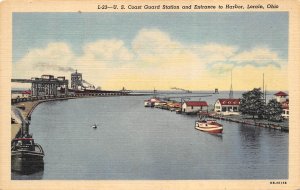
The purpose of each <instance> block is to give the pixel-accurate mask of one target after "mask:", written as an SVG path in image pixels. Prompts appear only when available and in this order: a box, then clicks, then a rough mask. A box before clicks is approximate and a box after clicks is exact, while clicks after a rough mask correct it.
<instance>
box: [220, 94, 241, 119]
mask: <svg viewBox="0 0 300 190" xmlns="http://www.w3.org/2000/svg"><path fill="white" fill-rule="evenodd" d="M239 106H240V99H233V98H232V99H231V98H229V99H218V100H217V101H216V103H215V109H214V111H215V112H217V113H220V114H222V115H239V114H240V113H239Z"/></svg>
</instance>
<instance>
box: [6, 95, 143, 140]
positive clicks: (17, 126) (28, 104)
mask: <svg viewBox="0 0 300 190" xmlns="http://www.w3.org/2000/svg"><path fill="white" fill-rule="evenodd" d="M147 95H148V94H147ZM147 95H146V94H132V95H126V96H147ZM97 97H115V96H111V95H102V96H75V97H74V96H71V97H63V98H55V99H42V100H28V101H20V102H17V103H12V104H11V106H15V107H19V106H24V108H25V109H24V110H23V109H19V110H20V112H21V114H22V115H23V117H24V118H26V117H27V118H29V120H30V119H31V115H32V113H33V111H34V109H35V108H36V107H37V106H38V105H39V104H41V103H44V102H50V101H59V100H69V99H80V98H97ZM20 130H21V123H11V140H13V139H14V138H16V137H18V135H19V133H20Z"/></svg>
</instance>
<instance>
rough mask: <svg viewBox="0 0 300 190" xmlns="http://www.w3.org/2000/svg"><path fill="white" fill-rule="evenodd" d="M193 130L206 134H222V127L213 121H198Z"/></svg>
mask: <svg viewBox="0 0 300 190" xmlns="http://www.w3.org/2000/svg"><path fill="white" fill-rule="evenodd" d="M195 129H198V130H200V131H204V132H208V133H222V132H223V125H221V124H220V123H218V122H216V121H215V120H198V121H196V122H195Z"/></svg>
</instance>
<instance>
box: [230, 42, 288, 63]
mask: <svg viewBox="0 0 300 190" xmlns="http://www.w3.org/2000/svg"><path fill="white" fill-rule="evenodd" d="M230 60H231V61H233V62H235V63H236V65H237V66H245V65H254V66H257V67H262V66H267V65H273V66H276V67H280V66H281V65H282V64H283V60H282V59H281V58H279V56H278V55H277V53H276V52H274V51H271V50H270V49H268V48H266V47H255V48H253V49H251V50H250V51H243V52H241V53H238V54H236V55H235V56H233V57H232V58H231V59H230Z"/></svg>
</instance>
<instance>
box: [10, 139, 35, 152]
mask: <svg viewBox="0 0 300 190" xmlns="http://www.w3.org/2000/svg"><path fill="white" fill-rule="evenodd" d="M11 147H12V150H20V149H23V150H30V151H33V150H35V144H34V140H33V138H15V139H13V141H12V146H11Z"/></svg>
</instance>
